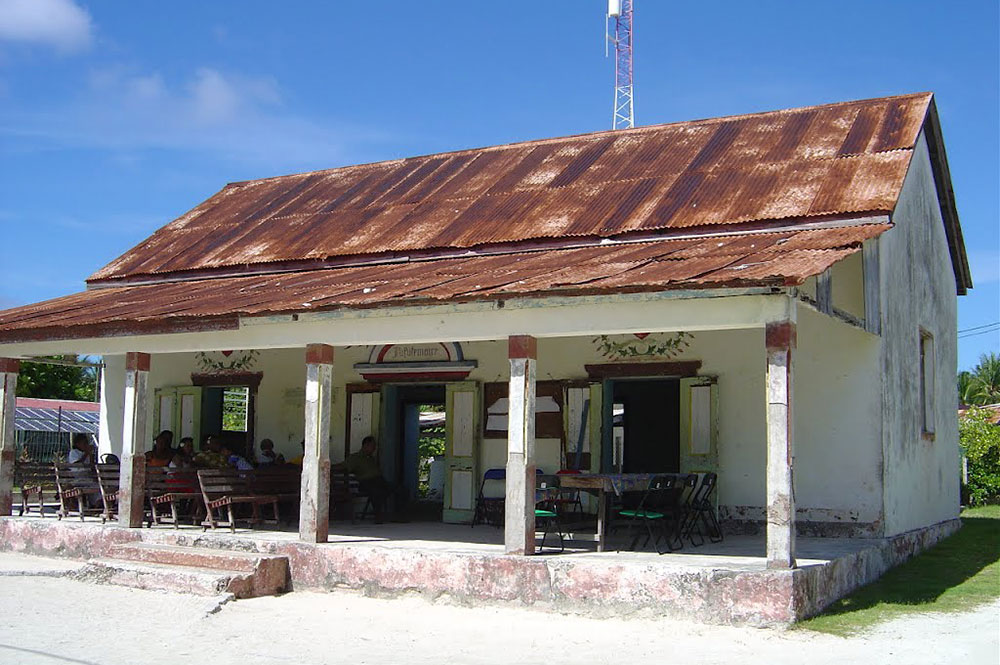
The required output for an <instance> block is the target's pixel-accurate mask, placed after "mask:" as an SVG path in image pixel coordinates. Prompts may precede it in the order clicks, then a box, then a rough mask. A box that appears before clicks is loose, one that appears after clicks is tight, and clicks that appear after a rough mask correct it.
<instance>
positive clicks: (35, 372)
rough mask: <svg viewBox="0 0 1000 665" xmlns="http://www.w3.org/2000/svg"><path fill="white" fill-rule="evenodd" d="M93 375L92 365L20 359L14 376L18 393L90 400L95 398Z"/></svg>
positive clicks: (94, 372) (45, 397)
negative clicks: (16, 374) (19, 365)
mask: <svg viewBox="0 0 1000 665" xmlns="http://www.w3.org/2000/svg"><path fill="white" fill-rule="evenodd" d="M54 359H57V360H62V358H54ZM96 374H97V370H96V369H95V368H93V367H72V366H68V365H49V364H47V363H32V362H23V363H21V371H20V374H19V375H18V377H17V396H18V397H38V398H44V399H76V400H82V401H84V402H93V401H94V400H95V397H96V394H95V392H94V391H95V389H96V387H97V386H96V378H97V377H96Z"/></svg>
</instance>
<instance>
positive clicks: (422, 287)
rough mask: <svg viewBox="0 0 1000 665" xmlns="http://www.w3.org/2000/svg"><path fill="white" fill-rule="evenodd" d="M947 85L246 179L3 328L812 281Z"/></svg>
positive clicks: (889, 200)
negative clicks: (80, 285) (935, 92)
mask: <svg viewBox="0 0 1000 665" xmlns="http://www.w3.org/2000/svg"><path fill="white" fill-rule="evenodd" d="M921 131H924V132H925V135H926V136H927V138H928V145H929V147H930V151H931V158H932V162H933V163H934V174H935V180H936V183H937V188H938V197H939V201H940V202H941V208H942V213H943V215H944V218H945V227H946V229H945V230H946V232H947V234H948V239H949V245H950V247H951V252H952V263H953V267H954V270H955V274H956V281H957V285H958V290H959V293H964V290H965V288H966V287H968V286H971V279H969V277H968V262H967V260H966V258H965V249H964V244H963V242H962V238H961V229H960V227H959V225H958V218H957V213H956V212H955V207H954V196H953V194H952V193H951V185H950V176H949V174H948V169H947V160H946V159H945V157H944V148H943V142H942V141H941V138H940V128H939V126H938V123H937V116H936V111H935V110H934V101H933V96H932V95H931V94H930V93H920V94H913V95H903V96H898V97H887V98H883V99H874V100H864V101H856V102H845V103H840V104H831V105H827V106H816V107H808V108H800V109H792V110H787V111H776V112H769V113H756V114H751V115H744V116H734V117H728V118H717V119H709V120H697V121H692V122H682V123H674V124H668V125H657V126H651V127H640V128H636V129H630V130H620V131H613V132H599V133H595V134H586V135H581V136H572V137H566V138H556V139H547V140H541V141H529V142H525V143H517V144H511V145H503V146H495V147H489V148H482V149H476V150H464V151H459V152H453V153H444V154H438V155H429V156H424V157H414V158H410V159H403V160H395V161H390V162H381V163H377V164H365V165H360V166H349V167H344V168H338V169H332V170H327V171H317V172H312V173H304V174H298V175H290V176H281V177H275V178H267V179H263V180H254V181H248V182H242V183H233V184H230V185H228V186H226V187H225V188H224V189H223V190H222V191H221V192H219V193H218V194H216V195H215V196H213V197H211V198H209V199H208V200H207V201H205V202H204V203H202V204H200V205H199V206H197V207H196V208H194V209H193V210H191V211H190V212H188V213H187V214H185V215H183V216H182V217H180V218H178V219H177V220H175V221H173V222H171V223H170V224H168V225H166V226H164V227H163V228H161V229H159V230H158V231H156V232H155V233H154V234H153V235H152V236H150V237H149V238H148V239H147V240H145V241H143V242H142V243H140V244H139V245H138V246H136V247H135V248H133V249H131V250H129V251H128V252H126V253H125V254H123V255H122V256H121V257H119V258H118V259H116V260H114V261H112V262H111V263H109V264H108V265H107V266H105V267H104V268H102V269H101V270H99V271H98V272H97V273H95V274H94V275H93V276H92V277H91V278H90V279H89V280H88V290H87V291H86V292H83V293H77V294H74V295H69V296H65V297H63V298H57V299H55V300H50V301H47V302H44V303H38V304H34V305H27V306H24V307H18V308H14V309H10V310H7V311H3V312H0V342H14V341H26V340H37V339H70V338H81V337H91V336H105V335H120V334H139V333H144V332H148V333H152V332H179V331H194V330H218V329H232V328H235V327H237V326H238V320H239V317H241V316H260V315H270V314H279V313H280V314H288V313H297V312H311V311H322V310H330V309H338V308H371V307H378V306H382V305H388V304H398V305H406V304H427V303H439V302H464V301H470V300H479V299H496V298H502V297H543V296H546V295H588V294H613V293H623V292H637V291H664V290H670V289H706V288H719V287H741V286H775V285H782V286H788V285H797V284H801V283H802V282H804V281H805V280H806V279H807V278H809V277H810V276H813V275H816V274H819V273H821V272H823V271H824V270H826V269H827V268H829V267H830V266H831V265H833V264H834V263H836V262H837V261H839V260H841V259H843V258H844V257H846V256H848V255H849V254H851V253H853V252H856V251H859V250H860V249H861V243H862V242H863V241H864V240H867V239H869V238H873V237H875V236H877V235H879V234H881V233H883V232H885V231H886V230H888V229H889V228H891V226H892V222H891V217H892V212H893V210H894V207H895V205H896V202H897V199H898V197H899V194H900V191H901V188H902V185H903V180H904V178H905V176H906V173H907V169H908V167H909V164H910V159H911V157H912V154H913V149H914V147H915V146H916V143H917V140H918V137H919V136H920V133H921Z"/></svg>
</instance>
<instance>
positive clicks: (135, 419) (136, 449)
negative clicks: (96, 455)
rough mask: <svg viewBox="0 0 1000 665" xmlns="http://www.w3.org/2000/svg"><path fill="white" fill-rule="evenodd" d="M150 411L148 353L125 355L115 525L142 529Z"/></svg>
mask: <svg viewBox="0 0 1000 665" xmlns="http://www.w3.org/2000/svg"><path fill="white" fill-rule="evenodd" d="M148 412H149V354H148V353H126V354H125V418H124V427H123V429H122V467H121V468H122V472H121V473H122V475H121V480H120V481H119V486H118V487H119V492H118V524H119V525H120V526H126V527H141V526H142V512H143V510H142V509H143V503H144V499H145V493H146V451H145V448H146V446H147V441H148V438H149V437H148V431H147V429H146V428H147V422H146V420H147V418H146V416H147V414H148Z"/></svg>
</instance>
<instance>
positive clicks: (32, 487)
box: [14, 463, 58, 517]
mask: <svg viewBox="0 0 1000 665" xmlns="http://www.w3.org/2000/svg"><path fill="white" fill-rule="evenodd" d="M14 485H15V486H17V487H20V488H21V510H20V512H19V513H18V515H19V516H20V515H24V514H25V513H28V512H30V511H31V508H32V506H35V507H37V509H38V514H39V515H41V516H42V517H45V496H46V495H49V496H51V497H52V500H53V501H55V500H57V499H58V490H57V488H56V472H55V468H54V467H53V466H52V465H51V464H34V463H27V464H21V463H18V464H17V465H16V466H15V467H14ZM32 498H34V499H35V500H34V501H32Z"/></svg>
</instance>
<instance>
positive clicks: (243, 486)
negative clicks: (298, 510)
mask: <svg viewBox="0 0 1000 665" xmlns="http://www.w3.org/2000/svg"><path fill="white" fill-rule="evenodd" d="M250 475H251V474H250V473H248V472H244V471H237V470H236V469H199V470H198V484H199V486H200V487H201V495H202V498H203V499H204V501H205V521H203V522H202V526H203V527H204V528H205V529H206V530H207V529H208V527H212V528H213V529H215V528H218V526H219V525H222V526H228V527H229V530H230V531H231V532H233V533H236V514H235V511H234V510H233V509H234V507H235V506H238V505H248V506H250V509H251V511H252V515H251V517H250V520H249V521H250V523H251V525H252V524H256V523H258V522H262V521H265V520H263V519H262V518H261V516H260V506H261V505H262V504H270V505H271V507H272V510H273V511H274V519H273V522H274V523H275V524H278V497H277V496H276V495H274V494H255V493H254V491H253V488H252V487H251V484H250ZM223 508H225V509H226V513H227V514H228V517H229V520H228V521H227V520H224V519H221V518H217V517H216V515H215V511H217V510H218V511H220V513H221V511H222V509H223ZM266 521H272V520H266Z"/></svg>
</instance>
